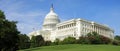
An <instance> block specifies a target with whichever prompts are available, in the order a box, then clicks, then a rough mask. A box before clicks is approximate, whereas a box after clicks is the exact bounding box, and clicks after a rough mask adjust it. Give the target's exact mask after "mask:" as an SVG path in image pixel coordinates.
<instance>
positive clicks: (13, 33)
mask: <svg viewBox="0 0 120 51" xmlns="http://www.w3.org/2000/svg"><path fill="white" fill-rule="evenodd" d="M16 23H17V22H15V21H8V20H7V19H6V18H5V15H4V13H3V12H2V11H1V10H0V51H13V50H14V51H15V50H16V49H17V46H18V41H19V38H18V34H19V31H18V30H17V26H16Z"/></svg>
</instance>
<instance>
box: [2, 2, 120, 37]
mask: <svg viewBox="0 0 120 51" xmlns="http://www.w3.org/2000/svg"><path fill="white" fill-rule="evenodd" d="M52 3H53V4H54V8H55V12H56V13H57V14H58V15H59V18H60V19H61V21H66V20H70V19H73V18H83V19H86V20H90V21H95V22H98V23H101V24H106V25H109V27H111V28H112V29H114V30H115V34H116V35H120V0H0V10H2V11H4V13H5V15H6V18H7V19H9V20H14V21H18V23H17V27H18V30H19V31H21V33H25V34H28V33H29V32H32V31H33V28H35V30H39V29H41V27H42V23H43V20H44V17H45V15H46V14H47V13H48V12H49V9H50V6H51V4H52Z"/></svg>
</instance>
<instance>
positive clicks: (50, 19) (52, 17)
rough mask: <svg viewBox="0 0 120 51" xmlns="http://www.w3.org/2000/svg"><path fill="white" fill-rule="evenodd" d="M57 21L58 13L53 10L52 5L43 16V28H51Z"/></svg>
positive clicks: (53, 27)
mask: <svg viewBox="0 0 120 51" xmlns="http://www.w3.org/2000/svg"><path fill="white" fill-rule="evenodd" d="M59 22H60V20H59V18H58V15H57V14H56V13H55V12H54V10H53V6H52V7H51V9H50V12H49V13H48V14H47V15H46V16H45V19H44V23H43V30H53V29H55V27H56V24H58V23H59Z"/></svg>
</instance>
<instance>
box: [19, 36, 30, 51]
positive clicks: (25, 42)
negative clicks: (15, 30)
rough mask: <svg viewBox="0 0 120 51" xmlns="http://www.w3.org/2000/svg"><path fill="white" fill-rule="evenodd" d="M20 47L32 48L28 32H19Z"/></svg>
mask: <svg viewBox="0 0 120 51" xmlns="http://www.w3.org/2000/svg"><path fill="white" fill-rule="evenodd" d="M19 48H20V49H26V48H30V39H29V37H28V36H27V35H26V34H19Z"/></svg>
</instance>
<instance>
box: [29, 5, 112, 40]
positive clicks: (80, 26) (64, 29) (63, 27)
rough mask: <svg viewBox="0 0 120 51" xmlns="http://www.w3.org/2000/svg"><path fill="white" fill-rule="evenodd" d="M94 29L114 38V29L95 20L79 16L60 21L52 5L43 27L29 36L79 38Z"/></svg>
mask: <svg viewBox="0 0 120 51" xmlns="http://www.w3.org/2000/svg"><path fill="white" fill-rule="evenodd" d="M93 31H95V32H97V33H98V34H100V35H103V36H105V37H108V38H111V39H113V38H114V30H112V29H111V28H109V27H108V26H106V25H103V24H99V23H96V22H93V21H88V20H84V19H80V18H78V19H71V20H68V21H64V22H60V19H59V18H58V15H57V14H56V13H55V12H54V8H53V6H52V7H51V8H50V12H49V13H48V14H47V15H46V16H45V19H44V22H43V25H42V29H41V30H37V31H33V32H31V33H29V34H28V36H29V37H30V38H31V37H32V36H36V35H42V36H43V38H44V40H45V41H52V42H53V41H54V40H55V39H56V38H57V39H60V40H63V39H64V38H67V37H69V36H70V37H75V38H76V39H78V38H79V37H80V36H84V35H86V34H87V33H89V32H93Z"/></svg>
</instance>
